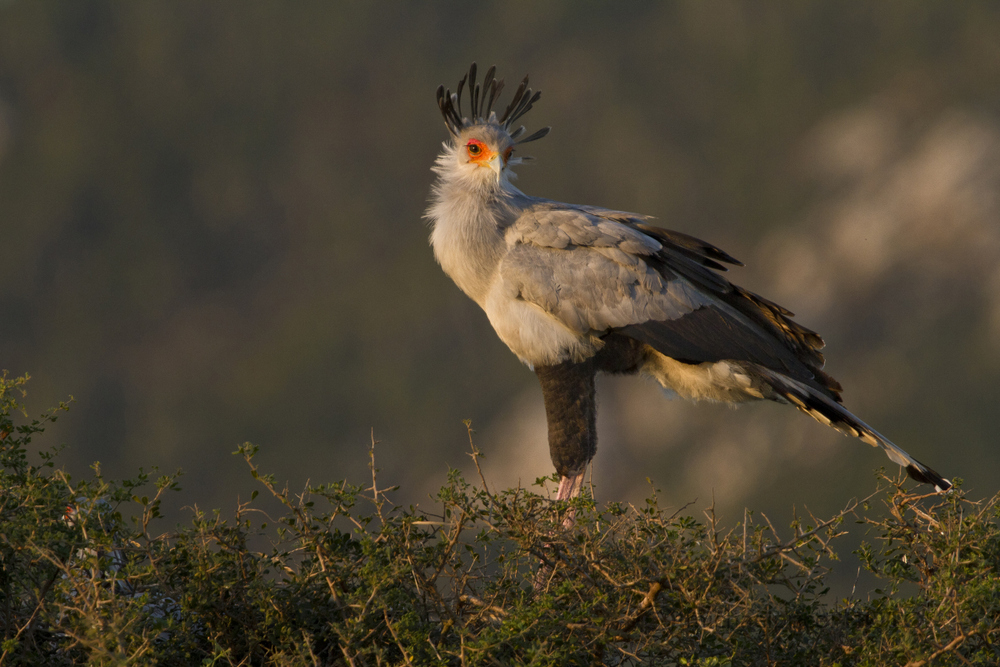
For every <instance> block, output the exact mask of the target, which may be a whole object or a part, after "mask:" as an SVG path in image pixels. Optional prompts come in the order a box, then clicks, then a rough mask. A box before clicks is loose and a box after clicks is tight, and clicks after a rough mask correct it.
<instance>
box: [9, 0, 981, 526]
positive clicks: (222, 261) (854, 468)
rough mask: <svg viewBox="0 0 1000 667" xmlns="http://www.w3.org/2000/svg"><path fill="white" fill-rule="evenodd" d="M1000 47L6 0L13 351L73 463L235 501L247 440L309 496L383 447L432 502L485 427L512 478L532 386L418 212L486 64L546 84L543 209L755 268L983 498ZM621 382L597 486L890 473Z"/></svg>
mask: <svg viewBox="0 0 1000 667" xmlns="http://www.w3.org/2000/svg"><path fill="white" fill-rule="evenodd" d="M997 35H1000V6H998V5H995V4H987V3H962V4H956V3H950V2H926V3H919V4H913V3H904V2H884V3H863V2H800V3H794V4H783V5H774V4H764V3H733V2H716V3H696V2H689V3H669V4H661V3H643V4H639V3H628V4H625V3H614V4H607V5H594V4H587V5H586V6H581V5H580V3H572V2H553V3H544V4H537V3H477V4H471V3H455V2H453V3H434V4H430V3H410V4H398V5H397V4H391V5H390V4H377V5H376V4H374V3H369V4H347V3H295V4H290V5H285V4H282V5H279V4H265V3H251V4H245V3H210V4H206V3H183V2H182V3H169V4H162V3H158V4H149V3H112V2H82V3H72V4H71V3H34V2H10V1H8V2H2V3H0V368H6V369H9V370H10V371H11V373H14V374H21V373H25V372H27V373H30V374H31V375H32V376H33V380H32V382H31V385H30V386H31V393H30V395H29V398H28V402H29V405H30V406H31V408H32V411H33V412H39V411H41V410H42V409H44V408H45V407H47V406H49V405H52V404H55V403H56V402H57V401H59V400H61V399H65V398H66V397H67V396H68V395H70V394H71V395H73V396H74V397H75V399H76V404H75V406H74V407H73V415H72V418H71V419H67V420H63V421H61V422H60V423H59V424H58V428H55V429H54V433H55V434H56V437H57V438H58V439H60V440H63V441H65V442H67V443H70V445H71V446H70V449H69V450H68V451H67V453H66V454H67V458H68V459H69V460H70V461H72V462H74V465H77V466H78V467H79V469H83V468H84V467H85V466H86V465H87V464H89V463H90V462H92V461H93V460H97V459H99V460H101V461H102V463H103V465H104V469H105V470H106V471H107V473H108V474H109V475H111V476H125V475H129V474H132V472H133V471H134V470H135V469H136V468H137V467H139V466H144V467H147V468H148V467H149V466H152V465H159V466H161V468H162V469H166V470H172V469H173V468H176V467H182V468H184V469H185V471H186V477H185V478H183V479H182V486H184V487H185V494H187V495H186V496H185V497H187V498H189V499H190V501H191V502H198V503H199V504H200V505H202V506H230V505H231V503H232V499H233V497H234V496H235V494H237V493H243V494H244V495H246V494H248V493H249V490H248V488H249V487H246V486H245V485H244V481H243V475H242V471H241V470H240V468H239V466H237V465H235V464H234V462H233V461H232V460H231V457H230V455H229V453H230V452H231V451H232V450H233V448H234V447H233V446H234V444H235V443H238V442H243V441H246V440H252V441H253V442H256V443H259V444H261V445H262V447H263V449H262V453H261V455H260V459H261V461H262V464H263V465H264V466H265V467H267V468H268V469H269V470H272V471H274V472H275V473H276V474H277V476H278V477H279V478H287V479H289V480H291V484H292V487H293V488H294V487H299V486H301V485H302V484H303V483H304V482H305V480H306V479H307V478H313V479H315V480H332V479H341V478H345V477H346V478H349V479H363V478H364V475H365V474H366V465H367V449H368V446H369V442H370V440H371V438H372V435H373V434H374V437H375V438H376V439H378V440H380V441H381V444H380V445H379V451H380V456H381V459H380V460H381V467H382V469H383V478H384V480H385V483H386V484H395V483H403V482H405V484H404V488H405V489H406V491H405V492H408V493H412V494H413V497H412V498H410V499H409V500H414V501H420V500H422V499H423V495H422V494H421V493H417V492H416V490H417V489H422V488H427V489H437V488H439V487H440V485H441V483H442V482H441V480H442V479H443V477H444V474H445V471H446V468H447V466H449V465H450V466H452V467H462V466H465V465H466V461H467V457H466V455H465V452H466V451H467V435H466V432H465V427H464V426H463V425H462V420H463V419H466V418H471V419H472V421H473V424H474V426H475V427H477V429H479V430H480V431H481V433H480V435H478V436H477V442H478V445H479V446H480V448H481V449H483V450H484V452H485V454H486V457H487V459H486V465H487V472H488V473H491V471H492V473H491V474H495V475H496V476H497V479H499V480H501V483H502V484H510V483H512V482H513V481H515V480H516V478H517V477H518V476H520V477H521V478H522V479H523V480H525V481H526V482H527V481H528V480H533V479H534V478H535V477H538V476H541V475H543V474H548V473H549V472H550V468H549V465H548V463H547V454H546V449H545V442H544V431H543V430H540V429H539V427H538V424H537V415H538V414H540V411H541V396H540V392H538V391H537V389H536V388H535V379H534V376H533V374H531V373H530V372H529V371H528V370H527V369H525V368H524V367H522V366H521V365H520V364H519V363H518V361H517V360H516V359H515V358H514V357H513V355H511V354H510V353H509V352H508V351H507V350H506V348H505V347H504V346H503V345H502V344H501V343H500V342H499V341H498V340H497V339H496V336H495V335H494V334H493V333H492V331H491V329H490V327H489V324H488V322H487V321H486V319H485V317H484V316H483V315H482V313H481V312H479V311H478V309H477V307H476V306H475V305H474V304H473V303H472V302H470V301H469V300H468V299H467V298H466V297H465V296H464V295H462V294H461V293H460V292H459V291H458V290H457V289H456V288H455V287H454V286H453V285H452V284H451V283H450V281H449V280H448V279H447V278H446V277H445V276H444V275H443V274H442V273H441V271H440V269H439V268H438V267H437V266H436V265H435V264H434V261H433V258H432V256H431V252H430V249H429V248H428V246H427V240H426V239H427V229H426V226H425V224H424V223H423V221H422V220H421V215H422V213H423V209H424V207H425V202H426V197H427V193H428V189H429V186H430V183H431V174H430V171H429V167H430V164H431V162H432V161H433V159H434V157H435V155H436V151H437V150H438V147H439V145H440V142H441V141H442V140H444V138H445V136H446V132H445V130H444V127H443V124H442V122H441V119H440V116H439V114H438V111H437V108H436V105H435V102H434V90H435V88H436V87H437V85H438V84H440V83H445V84H446V85H449V86H452V87H453V86H454V85H455V84H456V83H457V81H458V79H459V78H460V76H461V75H462V73H463V72H464V71H465V70H466V69H467V67H468V65H469V63H470V62H471V61H473V60H476V61H478V62H479V63H480V64H485V65H488V64H492V63H496V64H497V65H498V67H499V74H500V75H501V76H504V77H506V79H507V81H508V83H513V82H515V81H516V80H518V79H519V78H520V77H521V76H523V75H524V74H525V73H530V75H531V77H532V85H533V86H536V87H538V88H539V89H541V90H542V91H543V98H542V100H541V102H540V103H539V104H538V105H536V107H535V110H533V111H532V112H531V114H530V115H528V116H527V117H526V118H525V122H526V124H527V125H528V126H529V129H532V128H536V127H539V126H542V125H552V126H553V128H554V129H553V131H552V133H551V135H550V136H549V137H548V138H547V139H545V140H544V141H541V142H538V143H537V144H532V145H531V149H532V150H531V152H532V153H533V154H534V155H535V157H537V158H538V161H537V162H536V163H535V164H534V165H532V166H526V167H524V168H522V169H521V180H520V181H519V186H520V187H521V188H522V189H524V190H525V191H526V192H529V193H531V194H536V195H541V196H546V197H550V198H554V199H561V200H568V201H578V202H586V203H592V204H599V205H605V206H610V207H615V208H621V209H626V210H633V211H641V212H644V213H648V214H652V215H655V216H656V217H657V218H658V220H659V222H660V223H661V224H664V225H666V226H670V227H674V228H677V229H680V230H682V231H685V232H688V233H692V234H695V235H698V236H700V237H702V238H705V239H707V240H709V241H712V242H714V243H717V244H719V245H720V246H722V247H723V248H725V249H727V250H728V251H730V252H731V253H733V254H734V255H735V256H737V257H739V258H740V259H742V260H744V261H745V262H746V263H747V265H748V266H747V268H746V269H740V270H738V271H736V272H734V274H733V275H732V276H731V277H732V278H733V279H734V280H736V281H738V282H740V283H742V284H745V285H746V286H748V287H750V288H752V289H754V290H756V291H760V292H763V293H764V294H766V295H768V296H771V297H773V298H775V299H776V300H778V301H779V302H781V303H783V305H786V306H787V307H789V308H790V309H791V310H794V311H796V312H797V313H798V314H799V320H800V321H801V322H802V323H803V324H805V325H807V326H810V327H813V328H816V329H818V330H819V331H820V333H823V334H824V335H825V336H826V338H827V341H828V343H829V347H828V350H827V352H828V358H829V360H830V363H829V365H828V370H829V371H830V372H831V373H832V374H833V375H834V376H835V377H838V378H839V379H841V381H842V382H844V384H845V386H846V388H847V392H846V394H845V397H846V399H847V403H848V405H849V406H851V407H852V408H856V409H857V410H858V412H859V413H860V414H861V415H862V416H863V418H865V419H867V420H868V421H870V422H871V423H873V425H874V426H876V428H879V429H880V430H881V431H883V432H885V433H886V434H887V435H888V436H890V437H892V438H893V439H895V440H896V441H897V442H899V443H900V444H901V445H902V446H904V447H905V448H906V449H907V450H909V451H910V452H911V453H913V454H914V455H916V456H918V457H919V458H920V459H922V460H924V461H927V462H928V463H929V464H931V465H932V466H934V467H935V468H937V469H939V470H940V471H941V472H942V473H944V474H946V475H955V476H959V477H963V478H965V479H966V481H967V483H966V488H970V489H974V490H975V492H976V493H977V494H978V495H992V493H993V492H994V491H995V490H996V489H997V488H998V487H1000V462H998V459H997V457H996V455H995V453H994V452H995V440H996V433H997V427H996V424H995V419H994V418H993V417H992V411H993V410H994V407H993V404H994V403H995V400H994V399H995V398H996V397H997V390H996V386H997V380H998V379H1000V346H998V343H997V341H998V340H1000V272H998V269H997V267H998V266H1000V242H998V240H997V233H998V232H997V231H996V230H998V229H1000V214H998V212H1000V204H998V202H997V198H996V192H997V191H1000V190H998V188H1000V168H998V166H997V165H1000V141H998V140H997V137H998V136H1000V129H998V128H1000V86H998V85H997V82H998V81H1000V40H998V39H997ZM994 186H996V187H994ZM602 392H603V398H602V401H603V402H602V407H603V413H602V425H601V428H602V431H603V433H602V445H601V447H600V451H599V454H598V460H597V464H598V468H597V473H596V476H595V484H596V486H597V495H598V496H599V497H603V498H606V499H614V498H624V499H635V498H642V497H645V488H640V487H641V482H642V481H643V480H644V478H645V477H647V476H649V477H651V478H653V479H654V480H655V481H656V482H657V484H658V485H660V486H663V487H667V493H666V495H667V498H666V500H668V501H669V502H674V503H678V504H679V503H682V502H686V501H688V500H692V499H693V498H695V497H698V498H700V499H701V500H702V501H704V502H706V503H707V501H708V499H709V498H710V497H711V496H712V494H713V493H714V494H715V496H716V497H717V499H718V502H719V507H720V511H726V510H727V508H728V509H729V510H731V511H736V509H737V508H741V507H743V506H744V505H745V504H748V505H751V506H755V507H758V508H762V509H767V508H769V507H780V508H787V507H788V505H789V503H790V502H805V503H807V504H809V505H810V507H813V506H816V509H817V511H819V512H821V513H822V512H827V513H829V512H830V511H835V510H836V509H839V508H840V507H842V506H843V503H844V498H845V497H850V496H851V495H854V494H858V493H862V492H864V491H865V490H866V489H868V488H870V484H871V475H872V472H871V471H872V470H874V469H875V468H876V467H878V466H881V465H883V464H885V461H884V459H883V458H882V456H881V454H879V453H877V452H874V451H872V450H869V449H868V448H867V447H863V446H861V445H860V444H858V443H855V442H850V441H847V440H845V439H843V438H842V437H840V436H838V435H836V434H833V433H828V432H827V431H826V430H824V429H823V428H822V427H820V426H819V425H816V424H813V423H811V422H810V421H809V420H808V419H806V418H804V417H802V416H800V415H797V414H795V413H794V411H791V410H788V409H782V408H780V407H779V406H751V407H748V408H744V409H741V410H739V411H737V412H732V411H729V410H726V409H722V408H718V407H715V406H691V405H686V404H681V403H674V402H667V401H665V400H663V399H662V397H661V396H660V395H659V393H658V392H657V391H656V390H654V389H653V388H652V387H651V386H648V385H646V384H644V383H642V382H641V381H635V380H633V381H631V382H628V383H621V382H611V383H606V384H605V386H604V387H602ZM532 452H534V454H532ZM490 466H494V467H493V468H490ZM730 516H732V515H730ZM737 516H738V515H737Z"/></svg>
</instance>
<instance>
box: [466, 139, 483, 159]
mask: <svg viewBox="0 0 1000 667" xmlns="http://www.w3.org/2000/svg"><path fill="white" fill-rule="evenodd" d="M465 150H467V151H469V155H470V156H471V157H479V156H480V155H482V153H483V145H482V144H481V143H479V142H478V141H475V140H473V141H470V142H469V143H468V144H466V145H465Z"/></svg>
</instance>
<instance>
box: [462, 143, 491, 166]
mask: <svg viewBox="0 0 1000 667" xmlns="http://www.w3.org/2000/svg"><path fill="white" fill-rule="evenodd" d="M465 152H466V153H468V154H469V162H475V163H476V164H478V165H479V166H480V167H486V166H489V163H490V160H492V159H493V157H494V156H495V155H496V151H491V150H490V149H489V148H487V147H486V144H484V143H483V142H481V141H479V140H478V139H469V143H467V144H465Z"/></svg>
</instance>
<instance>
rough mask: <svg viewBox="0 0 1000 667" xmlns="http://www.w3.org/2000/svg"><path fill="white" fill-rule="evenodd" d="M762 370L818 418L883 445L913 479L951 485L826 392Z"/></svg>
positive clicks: (776, 388) (789, 397)
mask: <svg viewBox="0 0 1000 667" xmlns="http://www.w3.org/2000/svg"><path fill="white" fill-rule="evenodd" d="M760 370H761V371H763V373H764V375H765V376H766V377H767V379H768V380H769V381H770V384H771V387H772V388H773V389H774V391H775V393H777V394H778V395H779V396H780V397H782V398H784V399H785V400H787V401H788V402H789V403H791V404H792V405H794V406H795V407H797V408H798V409H799V410H801V411H802V412H805V413H806V414H807V415H809V416H810V417H812V418H813V419H815V420H816V421H818V422H822V423H823V424H826V425H827V426H832V427H833V428H835V429H837V430H838V431H840V432H841V433H843V434H845V435H850V436H853V437H855V438H859V439H860V440H861V441H862V442H865V443H867V444H869V445H871V446H872V447H881V448H882V450H883V451H885V453H886V456H888V457H889V459H890V460H891V461H892V462H893V463H896V464H898V465H901V466H903V467H904V468H906V473H907V474H908V475H909V476H910V477H911V478H912V479H914V480H916V481H918V482H920V483H922V484H933V485H934V488H935V489H936V490H937V491H938V492H944V491H947V490H948V489H950V488H951V481H950V480H947V479H945V478H944V477H942V476H941V475H940V474H938V473H937V472H935V471H934V470H933V469H931V468H929V467H928V466H926V465H924V464H923V463H921V462H920V461H918V460H916V459H915V458H913V457H912V456H910V455H909V454H907V453H906V452H905V451H904V450H903V449H902V448H901V447H900V446H899V445H897V444H895V443H894V442H892V441H891V440H889V439H888V438H886V437H885V436H884V435H882V434H881V433H879V432H878V431H876V430H875V429H873V428H872V427H871V426H869V425H868V424H866V423H865V422H863V421H862V420H860V419H858V418H857V417H855V416H854V415H853V414H852V413H851V412H850V411H849V410H847V408H845V407H844V406H843V405H841V404H840V403H838V402H837V401H835V400H833V399H832V398H830V397H829V396H827V395H825V394H824V393H823V392H821V391H819V390H817V389H814V388H812V387H810V386H809V385H807V384H805V383H803V382H799V381H798V380H793V379H792V378H789V377H787V376H784V375H781V374H780V373H775V372H773V371H769V370H766V369H760Z"/></svg>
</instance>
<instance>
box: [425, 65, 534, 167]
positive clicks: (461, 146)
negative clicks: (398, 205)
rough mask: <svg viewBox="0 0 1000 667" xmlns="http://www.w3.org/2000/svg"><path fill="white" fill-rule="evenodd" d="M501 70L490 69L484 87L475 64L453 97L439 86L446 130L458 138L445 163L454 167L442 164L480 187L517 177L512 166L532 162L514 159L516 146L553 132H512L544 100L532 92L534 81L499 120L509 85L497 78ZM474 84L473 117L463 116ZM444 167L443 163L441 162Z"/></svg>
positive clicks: (521, 88)
mask: <svg viewBox="0 0 1000 667" xmlns="http://www.w3.org/2000/svg"><path fill="white" fill-rule="evenodd" d="M495 72H496V66H493V67H490V69H489V71H487V72H486V78H485V79H484V80H483V83H482V85H480V84H478V83H477V82H476V64H475V63H472V67H470V68H469V73H468V74H467V75H466V76H464V77H462V80H461V81H459V82H458V89H457V91H456V92H454V93H452V92H451V90H450V89H448V90H445V87H444V86H439V87H438V90H437V101H438V107H439V108H440V109H441V115H442V116H444V123H445V126H446V127H447V128H448V131H449V132H450V133H451V136H452V143H451V145H450V146H447V147H448V150H447V151H446V153H445V155H443V156H442V158H443V159H444V160H445V161H447V162H450V163H451V164H448V165H442V166H447V167H450V168H451V169H457V171H458V173H459V174H460V175H461V177H463V178H464V179H469V180H472V181H476V182H479V183H483V184H486V183H500V182H502V181H504V180H507V179H510V178H513V177H514V174H513V172H511V171H509V168H510V167H513V166H515V165H518V164H521V163H522V162H523V161H525V160H530V159H531V158H525V157H514V150H515V147H516V146H517V145H519V144H524V143H527V142H529V141H534V140H535V139H541V138H542V137H544V136H545V135H546V134H548V133H549V130H550V129H551V128H548V127H544V128H542V129H540V130H538V131H537V132H535V133H533V134H531V135H530V136H528V137H524V138H523V139H522V138H521V137H522V135H523V134H524V133H525V129H524V126H523V125H522V126H519V127H517V128H516V129H514V130H511V127H512V125H513V124H514V123H515V122H516V121H517V119H519V118H520V117H521V116H523V115H524V114H526V113H528V111H530V110H531V107H532V105H533V104H534V103H535V102H537V101H538V98H539V97H541V96H542V94H541V92H535V93H534V94H533V93H532V91H531V89H530V88H528V77H524V81H522V82H521V85H520V86H518V88H517V90H516V91H515V92H514V97H513V99H511V101H510V104H509V105H508V106H507V109H506V111H504V113H503V115H502V116H500V117H497V113H496V111H494V110H493V104H494V102H496V101H497V96H498V95H499V94H500V91H501V90H502V89H503V80H502V79H501V80H497V79H496V78H494V76H493V75H494V73H495ZM466 82H468V90H469V98H470V99H469V107H470V115H469V116H463V115H462V90H463V89H464V88H465V85H466ZM439 164H440V163H439Z"/></svg>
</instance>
